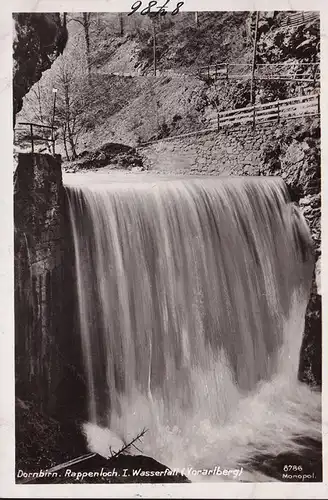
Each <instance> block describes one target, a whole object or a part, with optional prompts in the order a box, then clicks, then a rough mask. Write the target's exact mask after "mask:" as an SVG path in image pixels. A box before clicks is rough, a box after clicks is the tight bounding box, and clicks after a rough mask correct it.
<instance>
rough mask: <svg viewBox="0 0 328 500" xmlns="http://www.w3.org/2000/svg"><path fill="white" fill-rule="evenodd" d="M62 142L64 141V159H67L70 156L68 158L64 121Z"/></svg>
mask: <svg viewBox="0 0 328 500" xmlns="http://www.w3.org/2000/svg"><path fill="white" fill-rule="evenodd" d="M63 142H64V149H65V154H66V159H67V161H69V160H70V158H69V154H68V149H67V141H66V123H64V130H63Z"/></svg>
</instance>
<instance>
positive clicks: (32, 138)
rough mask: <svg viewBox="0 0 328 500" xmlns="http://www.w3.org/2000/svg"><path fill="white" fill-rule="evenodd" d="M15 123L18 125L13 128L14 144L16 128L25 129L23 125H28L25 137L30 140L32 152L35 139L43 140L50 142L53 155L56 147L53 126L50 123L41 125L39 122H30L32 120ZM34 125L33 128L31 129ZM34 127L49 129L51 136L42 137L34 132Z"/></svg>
mask: <svg viewBox="0 0 328 500" xmlns="http://www.w3.org/2000/svg"><path fill="white" fill-rule="evenodd" d="M17 125H20V126H18V127H15V128H14V144H15V143H16V137H17V134H16V132H17V131H18V130H25V131H26V128H25V127H28V131H26V138H27V139H29V140H30V141H31V149H32V153H34V146H35V142H36V141H45V142H47V143H48V142H50V143H52V153H53V155H54V154H55V148H56V139H55V135H54V131H55V128H54V127H53V126H51V125H43V124H41V123H32V122H20V123H18V124H17ZM33 127H34V129H33ZM35 128H41V129H48V130H50V131H51V136H50V137H42V136H40V135H39V134H37V133H35Z"/></svg>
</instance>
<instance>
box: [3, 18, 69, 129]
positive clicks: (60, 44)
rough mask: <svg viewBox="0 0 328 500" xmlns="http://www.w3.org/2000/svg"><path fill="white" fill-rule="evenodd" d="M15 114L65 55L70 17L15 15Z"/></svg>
mask: <svg viewBox="0 0 328 500" xmlns="http://www.w3.org/2000/svg"><path fill="white" fill-rule="evenodd" d="M13 19H14V25H15V34H14V43H13V60H14V66H13V112H14V122H15V116H16V114H17V113H18V112H19V111H20V110H21V108H22V105H23V97H24V96H25V95H26V94H27V92H28V91H29V90H30V88H31V87H32V85H34V83H36V82H37V81H38V80H40V78H41V75H42V73H43V71H45V70H47V69H49V68H50V67H51V65H52V63H53V62H54V60H55V59H56V58H57V57H58V55H59V54H61V53H62V52H63V50H64V48H65V45H66V42H67V37H68V34H67V29H66V17H65V15H63V18H61V16H60V14H58V13H47V14H42V13H33V14H32V13H16V14H13Z"/></svg>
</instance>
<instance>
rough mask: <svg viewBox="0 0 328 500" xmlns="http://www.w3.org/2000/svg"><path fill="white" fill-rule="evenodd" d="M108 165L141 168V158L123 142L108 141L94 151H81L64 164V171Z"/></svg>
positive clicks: (113, 167) (125, 168)
mask: <svg viewBox="0 0 328 500" xmlns="http://www.w3.org/2000/svg"><path fill="white" fill-rule="evenodd" d="M102 167H108V168H110V169H124V170H132V169H133V168H136V167H138V168H140V169H142V158H141V156H140V155H139V154H138V152H137V151H136V150H135V148H132V147H130V146H126V145H125V144H119V143H114V142H108V143H106V144H103V145H102V146H101V147H100V148H97V149H95V150H94V151H83V152H82V153H80V154H79V155H78V157H77V159H76V160H75V161H71V162H67V163H66V164H65V165H64V168H65V170H66V172H77V171H79V170H88V169H92V170H95V169H97V168H102Z"/></svg>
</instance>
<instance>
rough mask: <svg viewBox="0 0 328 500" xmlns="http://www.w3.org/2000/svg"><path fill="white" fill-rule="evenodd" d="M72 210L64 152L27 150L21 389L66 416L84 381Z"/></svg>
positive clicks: (18, 191) (18, 194) (18, 329)
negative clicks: (65, 184) (65, 179)
mask: <svg viewBox="0 0 328 500" xmlns="http://www.w3.org/2000/svg"><path fill="white" fill-rule="evenodd" d="M67 210H68V208H67V204H66V195H65V191H64V187H63V184H62V176H61V161H60V157H59V156H57V157H53V156H51V155H37V154H34V155H32V154H20V155H19V161H18V166H17V169H16V173H15V186H14V223H15V368H16V396H17V397H19V398H21V399H22V400H30V401H34V403H35V408H36V409H38V410H41V411H45V412H46V413H47V414H51V415H56V414H57V415H58V414H60V415H61V416H62V417H63V416H64V415H68V414H69V413H71V411H72V413H74V414H76V413H78V411H79V410H78V409H77V408H78V407H79V403H78V401H77V398H76V397H77V396H78V394H80V395H81V391H82V392H83V387H84V382H83V379H82V378H81V375H80V373H81V372H82V370H79V367H80V359H81V355H80V352H79V345H80V343H79V340H78V339H77V337H75V335H74V332H75V331H76V330H75V324H77V321H76V317H75V314H74V311H75V293H73V289H74V285H73V282H74V265H73V255H72V253H71V235H70V227H69V223H68V217H67ZM80 389H81V391H80ZM82 396H83V394H82ZM82 406H83V402H82Z"/></svg>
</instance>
